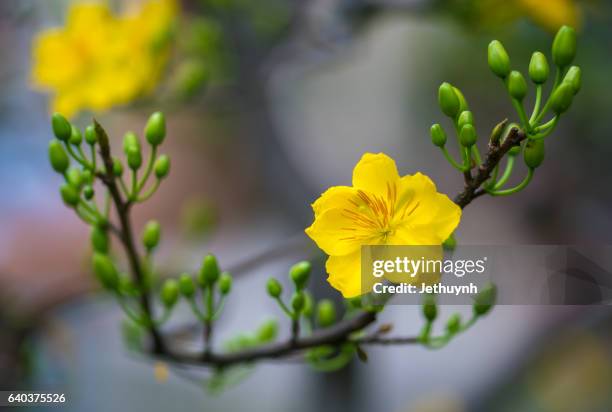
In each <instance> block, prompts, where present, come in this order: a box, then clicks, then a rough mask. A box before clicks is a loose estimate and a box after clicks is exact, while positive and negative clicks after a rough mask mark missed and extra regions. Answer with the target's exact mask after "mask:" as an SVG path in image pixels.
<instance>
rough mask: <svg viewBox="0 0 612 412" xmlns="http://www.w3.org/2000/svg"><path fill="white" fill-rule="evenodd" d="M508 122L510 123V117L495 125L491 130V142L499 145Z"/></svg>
mask: <svg viewBox="0 0 612 412" xmlns="http://www.w3.org/2000/svg"><path fill="white" fill-rule="evenodd" d="M507 124H508V119H506V120H503V121H501V122H499V123H498V124H496V125H495V127H494V128H493V130H492V131H491V137H490V139H489V142H490V143H491V144H492V145H497V144H498V143H499V141H500V140H501V138H502V134H503V133H504V130H506V125H507Z"/></svg>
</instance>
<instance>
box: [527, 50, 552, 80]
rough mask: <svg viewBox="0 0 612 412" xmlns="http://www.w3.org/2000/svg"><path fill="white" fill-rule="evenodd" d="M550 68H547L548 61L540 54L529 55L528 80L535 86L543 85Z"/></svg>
mask: <svg viewBox="0 0 612 412" xmlns="http://www.w3.org/2000/svg"><path fill="white" fill-rule="evenodd" d="M549 73H550V68H549V67H548V60H546V56H545V55H544V53H542V52H539V51H538V52H535V53H533V54H532V55H531V60H530V61H529V78H530V79H531V81H532V82H534V83H535V84H543V83H546V80H548V74H549Z"/></svg>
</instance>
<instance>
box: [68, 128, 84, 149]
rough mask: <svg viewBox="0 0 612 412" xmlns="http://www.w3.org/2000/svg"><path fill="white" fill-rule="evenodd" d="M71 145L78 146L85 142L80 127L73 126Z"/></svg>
mask: <svg viewBox="0 0 612 412" xmlns="http://www.w3.org/2000/svg"><path fill="white" fill-rule="evenodd" d="M69 141H70V144H73V145H75V146H78V145H80V144H81V142H82V141H83V135H82V134H81V131H80V130H79V128H78V127H75V126H72V127H71V129H70V139H69Z"/></svg>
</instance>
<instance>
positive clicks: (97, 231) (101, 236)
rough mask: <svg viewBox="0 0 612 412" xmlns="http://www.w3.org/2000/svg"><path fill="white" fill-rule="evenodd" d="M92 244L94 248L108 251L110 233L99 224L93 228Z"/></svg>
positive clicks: (103, 251)
mask: <svg viewBox="0 0 612 412" xmlns="http://www.w3.org/2000/svg"><path fill="white" fill-rule="evenodd" d="M90 239H91V246H92V247H93V250H94V251H96V252H100V253H104V254H106V253H108V249H109V247H108V246H109V245H108V233H107V232H106V230H103V229H102V228H100V227H98V226H93V228H92V229H91V237H90Z"/></svg>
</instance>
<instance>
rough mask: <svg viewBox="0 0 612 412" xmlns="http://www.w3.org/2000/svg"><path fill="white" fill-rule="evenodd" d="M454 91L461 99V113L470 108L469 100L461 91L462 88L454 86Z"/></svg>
mask: <svg viewBox="0 0 612 412" xmlns="http://www.w3.org/2000/svg"><path fill="white" fill-rule="evenodd" d="M453 91H454V92H455V94H456V95H457V98H458V99H459V113H461V112H464V111H466V110H468V104H467V101H466V100H465V97H464V96H463V93H461V90H459V89H458V88H456V87H455V86H453Z"/></svg>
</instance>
